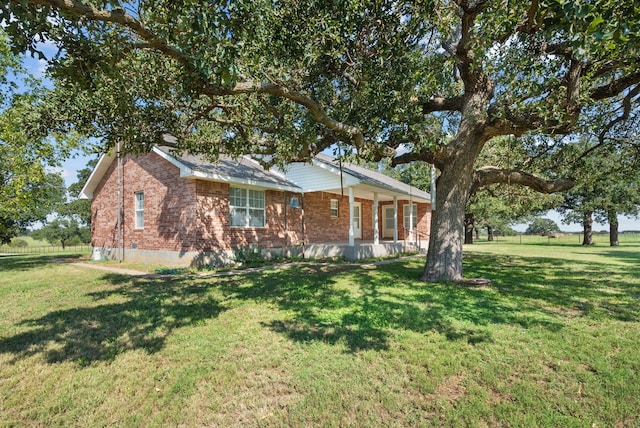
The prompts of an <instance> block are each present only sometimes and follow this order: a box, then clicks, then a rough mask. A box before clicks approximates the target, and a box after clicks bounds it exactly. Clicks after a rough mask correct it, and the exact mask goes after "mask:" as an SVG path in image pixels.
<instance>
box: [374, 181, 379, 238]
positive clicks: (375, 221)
mask: <svg viewBox="0 0 640 428" xmlns="http://www.w3.org/2000/svg"><path fill="white" fill-rule="evenodd" d="M373 243H374V244H379V243H380V230H379V227H378V192H373Z"/></svg>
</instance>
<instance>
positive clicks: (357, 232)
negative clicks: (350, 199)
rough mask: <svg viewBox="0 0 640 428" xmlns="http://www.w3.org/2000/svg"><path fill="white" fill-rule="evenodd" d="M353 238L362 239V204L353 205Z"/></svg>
mask: <svg viewBox="0 0 640 428" xmlns="http://www.w3.org/2000/svg"><path fill="white" fill-rule="evenodd" d="M353 237H354V238H355V239H362V204H361V203H360V202H354V203H353Z"/></svg>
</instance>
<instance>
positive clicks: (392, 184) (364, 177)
mask: <svg viewBox="0 0 640 428" xmlns="http://www.w3.org/2000/svg"><path fill="white" fill-rule="evenodd" d="M314 159H315V160H316V161H319V162H321V163H324V164H327V165H330V166H332V167H334V168H340V164H339V163H338V161H337V160H336V159H334V158H332V157H331V156H327V155H324V154H321V153H320V154H318V155H316V156H315V158H314ZM342 171H343V172H345V173H347V174H349V175H351V176H353V177H355V178H357V179H358V180H360V181H362V182H364V183H368V184H371V185H373V186H376V187H382V188H386V189H389V190H394V191H400V192H403V193H405V194H407V195H414V196H416V197H419V198H422V199H428V200H431V194H430V193H428V192H425V191H423V190H420V189H418V188H417V187H413V186H410V185H408V184H406V183H403V182H402V181H400V180H396V179H395V178H391V177H389V176H388V175H385V174H382V173H381V172H377V171H372V170H370V169H367V168H364V167H361V166H358V165H354V164H352V163H345V162H343V163H342Z"/></svg>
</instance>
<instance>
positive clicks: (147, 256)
mask: <svg viewBox="0 0 640 428" xmlns="http://www.w3.org/2000/svg"><path fill="white" fill-rule="evenodd" d="M427 244H428V242H421V243H420V245H418V243H413V242H405V241H398V242H396V243H393V242H381V243H379V244H374V243H373V242H356V243H355V245H353V246H351V245H349V244H346V243H315V244H305V245H295V246H291V247H287V248H263V249H260V250H259V251H260V253H261V255H262V257H264V258H265V259H273V258H277V257H295V258H305V259H325V258H340V259H344V260H349V261H355V260H362V259H370V258H378V257H389V256H393V255H396V254H403V253H424V252H426V248H427ZM92 258H93V259H94V260H104V259H109V260H117V259H118V251H117V249H116V248H99V247H94V248H93V251H92ZM120 259H121V260H123V261H127V262H132V263H148V264H157V265H163V266H176V267H195V266H224V265H229V264H233V263H236V262H237V261H238V254H237V253H236V252H234V251H220V252H214V251H200V252H199V251H186V252H185V251H166V250H141V249H133V248H122V249H121V250H120Z"/></svg>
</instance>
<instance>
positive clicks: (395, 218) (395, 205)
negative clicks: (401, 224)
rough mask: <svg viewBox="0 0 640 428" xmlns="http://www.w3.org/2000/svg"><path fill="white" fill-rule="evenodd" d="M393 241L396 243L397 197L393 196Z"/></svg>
mask: <svg viewBox="0 0 640 428" xmlns="http://www.w3.org/2000/svg"><path fill="white" fill-rule="evenodd" d="M393 243H394V244H397V243H398V197H397V196H394V197H393Z"/></svg>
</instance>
